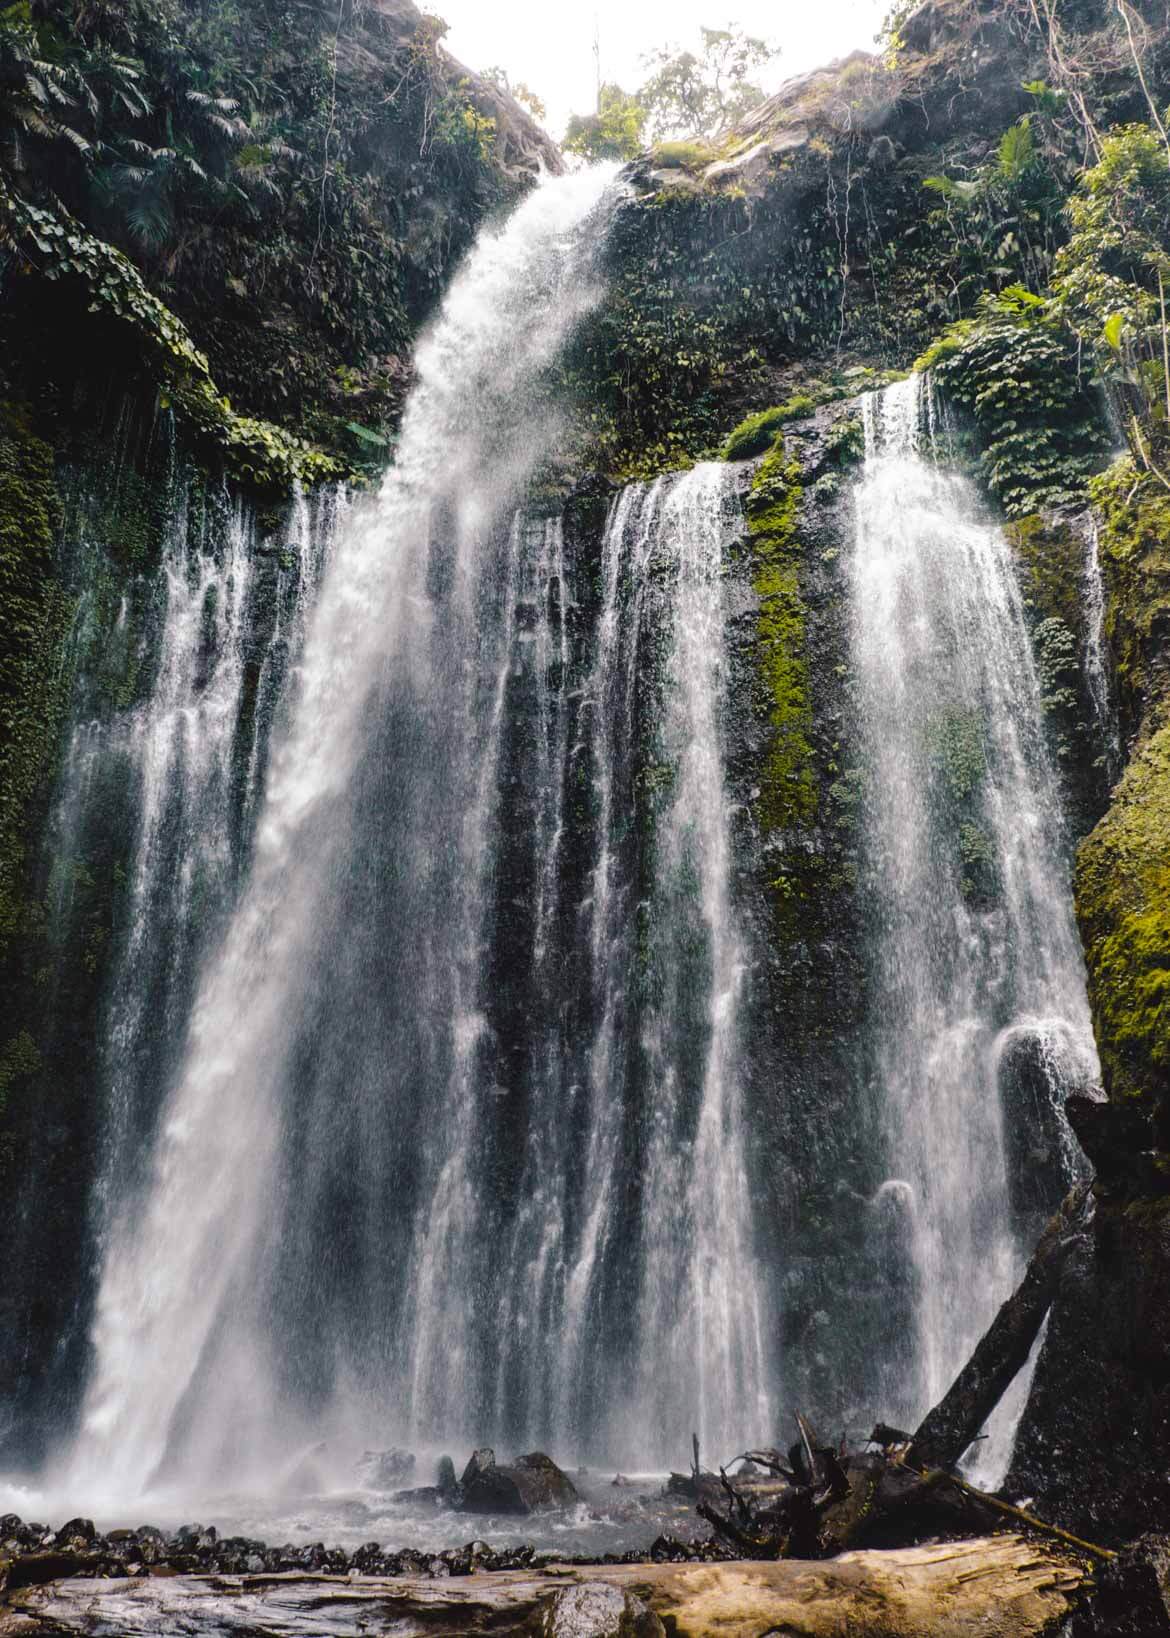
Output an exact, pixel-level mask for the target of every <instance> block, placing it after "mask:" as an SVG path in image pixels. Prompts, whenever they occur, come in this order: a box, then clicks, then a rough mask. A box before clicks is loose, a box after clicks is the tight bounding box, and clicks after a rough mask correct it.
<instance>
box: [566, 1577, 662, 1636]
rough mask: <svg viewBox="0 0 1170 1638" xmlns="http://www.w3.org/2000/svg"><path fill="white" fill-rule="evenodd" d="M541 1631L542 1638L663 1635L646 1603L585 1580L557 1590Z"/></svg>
mask: <svg viewBox="0 0 1170 1638" xmlns="http://www.w3.org/2000/svg"><path fill="white" fill-rule="evenodd" d="M541 1631H542V1632H543V1633H544V1634H545V1638H666V1628H665V1627H664V1626H663V1625H662V1622H661V1621H660V1620H659V1619H658V1617H657V1616H656V1615H655V1614H654V1611H653V1610H652V1609H651V1608H650V1606H649V1605H648V1604H644V1603H643V1602H642V1600H641V1599H640V1598H638V1597H637V1596H636V1595H635V1594H634V1593H632V1592H629V1591H627V1590H625V1589H623V1588H621V1587H611V1586H610V1585H609V1584H608V1583H607V1582H604V1581H586V1582H585V1583H584V1584H583V1585H582V1586H579V1587H566V1589H565V1591H564V1592H562V1593H558V1594H557V1596H556V1598H554V1599H553V1602H552V1605H551V1606H550V1608H549V1609H548V1611H547V1612H546V1614H545V1617H544V1623H543V1625H542V1627H541Z"/></svg>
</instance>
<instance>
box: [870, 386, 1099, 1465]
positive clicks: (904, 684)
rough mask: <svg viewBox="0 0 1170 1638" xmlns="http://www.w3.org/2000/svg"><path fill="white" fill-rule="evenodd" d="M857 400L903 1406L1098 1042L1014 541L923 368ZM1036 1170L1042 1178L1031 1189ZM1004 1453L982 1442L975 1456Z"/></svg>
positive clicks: (969, 1338) (951, 1336) (972, 1308)
mask: <svg viewBox="0 0 1170 1638" xmlns="http://www.w3.org/2000/svg"><path fill="white" fill-rule="evenodd" d="M865 411H866V429H867V456H866V466H865V472H864V476H863V478H862V480H861V482H860V484H859V485H858V489H857V494H856V513H857V525H856V532H857V538H856V551H855V559H854V569H853V574H854V593H853V595H854V631H853V661H854V666H855V670H856V687H857V696H858V700H859V706H860V717H861V728H862V734H863V740H864V745H865V754H866V758H867V765H868V776H869V781H868V796H867V801H866V814H867V826H866V830H867V834H866V849H867V886H868V889H869V893H870V903H871V907H872V908H871V916H872V927H873V933H872V938H873V946H874V966H875V989H876V996H875V1023H874V1026H873V1030H872V1034H873V1041H874V1082H875V1090H876V1096H877V1098H878V1100H879V1108H880V1111H881V1123H882V1125H883V1127H884V1130H885V1133H886V1141H887V1147H888V1162H887V1163H888V1167H889V1170H890V1173H891V1185H889V1186H891V1187H894V1186H896V1191H897V1192H898V1194H899V1198H900V1199H901V1201H902V1202H903V1206H904V1209H905V1212H906V1214H907V1218H908V1222H907V1229H908V1240H909V1245H910V1248H911V1255H912V1260H913V1264H914V1272H915V1276H916V1284H917V1303H916V1309H917V1326H916V1334H915V1335H913V1336H909V1337H907V1338H905V1339H904V1345H903V1346H902V1348H901V1349H900V1350H899V1351H898V1354H897V1357H896V1360H895V1362H894V1365H893V1368H892V1369H891V1370H890V1371H889V1373H888V1379H887V1392H886V1402H887V1403H888V1404H889V1406H890V1410H891V1413H896V1414H897V1415H899V1416H901V1417H903V1418H904V1419H905V1420H904V1422H903V1425H907V1426H913V1425H914V1418H915V1416H916V1415H918V1414H920V1413H921V1412H922V1410H924V1409H925V1408H926V1407H927V1406H928V1405H930V1404H933V1403H934V1402H935V1401H936V1400H937V1399H938V1397H939V1395H940V1394H941V1392H942V1391H943V1390H944V1389H945V1388H946V1387H947V1386H948V1385H949V1382H950V1380H951V1378H952V1376H953V1374H954V1372H955V1371H956V1369H957V1368H958V1366H959V1365H960V1364H961V1363H962V1362H963V1361H964V1360H965V1359H966V1358H967V1356H968V1355H969V1353H970V1350H971V1348H972V1346H973V1344H974V1343H975V1342H976V1341H977V1340H978V1338H979V1336H980V1335H981V1334H982V1332H983V1330H984V1329H985V1328H986V1326H987V1324H988V1322H989V1321H990V1319H991V1317H992V1315H993V1314H994V1312H995V1309H996V1307H997V1305H998V1304H999V1303H1000V1302H1001V1301H1002V1300H1003V1299H1004V1297H1006V1296H1007V1294H1008V1293H1009V1291H1010V1290H1011V1288H1012V1285H1013V1283H1014V1281H1015V1279H1016V1277H1017V1275H1018V1273H1019V1271H1020V1268H1021V1263H1022V1258H1023V1256H1024V1253H1025V1248H1026V1246H1027V1244H1028V1240H1029V1238H1030V1237H1034V1228H1035V1223H1036V1221H1037V1219H1038V1218H1039V1217H1042V1215H1043V1211H1044V1210H1045V1209H1047V1208H1049V1207H1050V1206H1051V1205H1052V1204H1053V1203H1054V1201H1053V1196H1055V1197H1056V1198H1059V1192H1060V1191H1061V1189H1062V1188H1063V1186H1064V1185H1065V1181H1066V1179H1067V1175H1068V1168H1069V1166H1070V1164H1071V1156H1072V1150H1071V1147H1070V1146H1069V1139H1068V1136H1067V1134H1066V1133H1065V1131H1064V1123H1063V1118H1062V1116H1061V1115H1060V1113H1059V1103H1060V1101H1061V1100H1062V1099H1063V1097H1064V1095H1066V1094H1067V1093H1068V1092H1069V1091H1071V1090H1074V1089H1078V1090H1079V1089H1081V1088H1082V1087H1083V1086H1084V1085H1086V1084H1089V1083H1091V1082H1092V1081H1093V1080H1094V1079H1095V1075H1096V1059H1095V1054H1094V1049H1093V1040H1092V1033H1091V1029H1090V1022H1089V1013H1088V1005H1087V1000H1086V994H1085V976H1084V971H1083V967H1082V960H1081V952H1080V946H1079V943H1078V940H1077V935H1076V929H1075V926H1074V923H1073V916H1072V900H1071V893H1070V886H1069V849H1068V842H1067V838H1066V837H1065V835H1064V830H1063V823H1062V816H1061V810H1060V795H1059V783H1058V781H1057V779H1056V776H1055V773H1054V770H1053V767H1052V765H1051V762H1050V760H1049V756H1048V753H1047V751H1046V748H1045V743H1044V732H1043V717H1042V709H1041V693H1040V689H1039V687H1038V684H1037V677H1036V671H1035V666H1034V664H1033V660H1032V654H1031V649H1030V644H1029V637H1028V630H1027V626H1026V624H1025V619H1024V613H1023V608H1022V603H1021V598H1020V594H1019V591H1018V588H1017V583H1016V578H1015V574H1014V569H1013V564H1012V558H1011V553H1010V549H1009V546H1008V544H1007V541H1006V539H1005V537H1004V535H1003V533H1002V531H1001V530H1000V529H999V528H997V527H995V526H994V525H993V524H991V523H990V522H986V521H984V520H983V519H982V517H981V515H980V506H979V502H978V499H977V497H976V495H975V493H974V491H973V489H972V487H971V486H970V485H969V484H968V483H967V482H966V481H965V480H963V479H962V478H959V477H957V476H953V475H948V474H947V473H946V472H945V471H943V470H942V469H940V467H939V466H938V465H937V464H936V462H935V458H934V457H935V450H934V438H935V427H934V412H933V406H932V401H931V395H930V390H929V386H928V384H925V383H924V382H923V380H922V378H920V377H913V378H911V379H910V380H909V381H906V382H903V383H901V384H900V385H898V386H896V387H893V388H890V389H888V390H887V391H886V392H885V393H884V394H882V395H881V396H880V397H874V398H870V399H868V400H866V406H865ZM1024 1104H1027V1105H1028V1107H1027V1108H1025V1107H1023V1105H1024ZM1024 1141H1026V1142H1027V1144H1028V1145H1029V1150H1028V1152H1027V1153H1026V1154H1023V1155H1021V1154H1020V1153H1019V1152H1018V1148H1017V1146H1018V1145H1019V1144H1020V1143H1021V1142H1024ZM1045 1177H1047V1178H1048V1198H1047V1199H1043V1198H1033V1197H1032V1195H1031V1194H1030V1192H1029V1191H1030V1190H1032V1189H1034V1188H1035V1187H1036V1185H1037V1183H1038V1180H1042V1179H1043V1178H1045ZM1009 1431H1010V1430H1009ZM1005 1455H1006V1452H1004V1451H1002V1450H999V1451H996V1452H995V1453H994V1454H993V1453H992V1452H988V1453H987V1458H986V1460H985V1464H984V1466H985V1467H986V1463H987V1462H990V1465H991V1466H993V1467H994V1466H995V1465H996V1463H997V1462H998V1463H1002V1461H1003V1459H1004V1457H1005Z"/></svg>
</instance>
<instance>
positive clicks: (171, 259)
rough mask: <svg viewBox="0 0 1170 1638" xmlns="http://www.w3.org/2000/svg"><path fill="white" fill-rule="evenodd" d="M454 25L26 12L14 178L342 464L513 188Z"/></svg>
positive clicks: (4, 73)
mask: <svg viewBox="0 0 1170 1638" xmlns="http://www.w3.org/2000/svg"><path fill="white" fill-rule="evenodd" d="M443 33H444V25H443V24H442V23H441V22H439V20H438V19H434V18H423V19H420V21H419V23H418V26H417V27H415V28H414V29H413V31H404V30H402V29H400V28H399V27H398V25H397V24H395V23H392V22H391V21H389V20H388V19H387V17H386V16H385V15H384V13H383V12H382V11H380V10H378V9H377V8H370V7H365V6H361V5H352V4H350V3H349V0H346V3H345V4H344V5H343V6H341V7H335V6H324V5H319V4H316V3H315V0H291V3H289V0H230V3H225V4H215V5H190V6H187V5H181V4H179V3H178V0H158V3H156V4H152V5H147V4H145V3H141V0H112V3H104V0H103V3H100V4H89V3H87V4H85V5H80V4H76V3H75V0H34V3H33V4H32V5H31V7H30V6H29V5H27V4H22V5H18V6H15V7H10V8H8V9H7V10H6V11H3V12H0V179H2V180H3V181H4V182H5V183H6V185H7V187H8V190H9V192H10V193H12V194H17V195H19V196H20V197H22V198H23V199H25V200H26V201H27V202H28V203H30V204H33V205H35V206H38V207H39V208H42V209H47V210H50V211H53V210H56V209H57V208H58V207H59V206H63V207H64V209H65V210H66V211H67V212H68V214H69V216H70V217H72V219H73V220H74V221H75V222H76V223H77V224H79V225H80V227H81V228H82V229H83V230H85V231H86V232H89V233H91V234H92V235H93V236H94V237H95V238H98V239H101V240H104V241H106V242H107V243H109V244H111V245H112V246H114V247H115V248H116V249H119V250H121V251H122V252H123V253H124V254H126V255H127V256H128V257H129V258H130V259H131V260H132V261H133V262H134V264H135V266H136V267H137V268H138V271H139V272H140V273H141V274H142V276H143V278H144V280H145V282H146V284H147V285H148V286H149V288H150V289H151V291H152V292H153V293H154V294H155V295H157V296H158V297H159V299H160V300H161V301H163V302H164V303H165V304H166V306H167V307H169V308H170V309H171V311H172V312H174V313H175V314H176V315H177V316H178V317H179V318H180V319H181V320H182V321H183V322H184V323H185V324H186V325H187V327H188V329H189V330H191V331H193V332H194V333H195V334H196V335H198V336H199V338H200V341H201V342H202V343H203V345H204V347H205V349H206V351H207V352H208V355H209V359H210V363H211V367H212V371H213V373H214V375H215V378H216V380H217V381H218V382H219V384H220V386H221V388H222V389H223V390H224V391H225V392H227V393H230V395H231V397H232V398H233V399H234V400H236V401H238V402H239V403H241V404H247V406H248V408H249V410H250V411H251V412H252V413H253V414H255V415H258V416H261V417H264V418H268V419H273V420H279V421H282V422H286V423H295V425H296V427H297V430H298V432H299V433H300V434H301V435H302V436H303V437H307V438H308V439H309V440H310V441H313V442H317V443H327V444H331V445H333V446H334V447H336V448H338V449H339V450H341V451H342V452H346V451H348V449H349V448H350V447H351V446H350V438H349V435H348V433H346V432H345V430H344V428H345V423H346V422H347V421H349V420H351V419H355V418H356V419H357V420H359V421H360V422H362V423H363V424H371V423H374V424H382V425H383V426H384V425H387V424H389V423H391V422H392V420H393V419H394V417H395V415H396V414H397V412H398V409H399V407H400V405H401V402H402V398H403V394H404V390H405V376H406V368H405V365H404V363H403V360H404V358H405V357H406V355H407V354H408V353H409V350H410V345H411V342H412V339H413V335H414V333H415V331H416V329H417V327H418V325H419V323H420V322H421V321H422V320H423V318H424V317H425V316H426V315H427V314H428V313H429V311H430V309H431V307H432V305H433V302H434V300H435V298H436V295H437V293H438V291H439V290H440V289H441V287H442V285H443V283H444V281H445V277H446V273H447V270H448V268H449V267H450V265H451V263H452V261H453V260H454V259H455V258H457V257H458V256H459V255H460V253H461V252H462V250H463V249H464V248H465V247H466V245H467V244H468V243H469V242H470V239H471V237H472V235H473V233H474V230H475V227H476V226H477V225H478V222H479V221H480V220H481V219H482V217H483V215H484V213H485V212H486V211H487V210H489V209H491V208H492V207H493V206H494V205H495V204H496V202H497V201H498V200H499V199H500V198H501V197H502V196H503V194H504V193H505V192H511V191H513V189H514V188H515V187H516V186H517V184H515V183H514V181H513V180H512V179H510V178H506V177H505V174H504V172H503V170H502V167H501V165H500V163H499V158H498V149H499V147H500V146H501V143H502V141H503V138H502V137H501V133H500V131H499V130H498V129H497V127H496V122H495V119H494V117H493V107H494V106H495V104H494V102H493V101H492V99H490V98H489V97H487V96H485V95H484V94H482V93H481V92H480V91H479V90H478V89H477V88H476V87H475V86H474V85H473V84H472V83H471V82H470V81H468V80H467V79H465V78H461V77H459V76H458V75H457V73H456V72H455V71H454V69H453V67H452V63H451V60H450V59H449V58H448V57H446V56H445V54H444V53H443V51H442V48H441V43H440V42H441V39H442V35H443ZM30 87H31V88H33V89H30ZM42 99H43V100H42ZM30 100H31V103H32V104H34V105H35V107H34V110H33V111H34V113H35V109H36V108H40V109H41V110H42V112H41V114H40V115H38V116H37V121H39V123H37V121H30V119H29V118H28V117H26V114H27V112H28V110H27V107H26V104H28V103H29V102H30ZM481 104H482V105H483V106H480V105H481ZM46 110H47V112H48V114H49V115H50V116H51V118H50V119H46V117H45V111H46ZM342 371H344V372H345V379H346V382H347V386H346V388H345V389H344V390H342V388H341V387H340V379H341V372H342Z"/></svg>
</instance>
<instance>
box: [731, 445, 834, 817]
mask: <svg viewBox="0 0 1170 1638" xmlns="http://www.w3.org/2000/svg"><path fill="white" fill-rule="evenodd" d="M800 500H801V485H800V463H799V462H798V461H794V460H791V459H790V458H789V456H788V454H787V452H786V450H785V448H784V442H783V439H782V438H780V439H777V441H776V443H775V445H774V447H773V448H772V450H771V451H770V453H769V454H768V455H766V456H765V457H764V460H763V461H762V462H761V463H760V467H759V470H758V472H757V473H756V475H755V477H754V479H753V481H752V487H751V491H750V493H749V495H748V502H747V522H748V536H749V541H750V546H751V554H752V585H753V586H754V588H755V591H756V595H757V597H758V598H759V612H758V615H757V618H756V639H757V652H758V660H757V663H758V666H759V670H760V675H761V677H762V678H763V680H764V683H765V690H766V695H767V699H768V721H769V724H770V727H771V738H770V742H769V747H768V752H767V755H766V758H765V761H764V767H763V771H762V775H761V780H760V786H761V791H760V800H759V815H760V823H761V826H762V827H763V828H764V829H765V830H766V831H779V830H786V829H790V828H791V827H792V826H794V825H798V824H801V823H804V822H807V821H808V820H810V819H811V818H812V817H813V816H814V814H815V813H816V810H817V801H818V795H817V783H816V778H815V772H814V761H813V751H812V745H811V741H810V738H809V736H810V733H811V730H812V696H811V691H810V682H809V667H808V659H807V656H806V654H805V623H806V618H807V615H806V609H805V604H804V599H803V597H802V595H801V589H800V567H801V557H802V547H801V543H800V540H799V537H798V534H797V519H798V516H799V512H800Z"/></svg>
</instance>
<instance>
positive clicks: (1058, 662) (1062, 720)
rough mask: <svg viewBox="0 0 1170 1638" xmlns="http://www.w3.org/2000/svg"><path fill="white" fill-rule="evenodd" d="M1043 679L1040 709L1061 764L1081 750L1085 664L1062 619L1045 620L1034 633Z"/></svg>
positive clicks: (1072, 635) (1050, 740) (1039, 671)
mask: <svg viewBox="0 0 1170 1638" xmlns="http://www.w3.org/2000/svg"><path fill="white" fill-rule="evenodd" d="M1032 647H1033V649H1034V651H1035V655H1036V670H1037V671H1038V673H1039V677H1040V709H1041V711H1042V712H1043V713H1044V716H1045V717H1046V719H1048V728H1049V742H1050V744H1051V746H1052V749H1053V751H1054V753H1055V755H1056V757H1057V759H1058V761H1060V762H1071V760H1072V757H1073V754H1074V752H1075V751H1076V750H1077V749H1079V746H1078V743H1077V740H1076V739H1075V738H1074V737H1073V735H1074V731H1075V728H1076V723H1077V716H1078V712H1079V707H1080V685H1081V664H1080V653H1079V651H1078V648H1077V639H1076V634H1075V632H1074V631H1073V630H1072V628H1071V627H1070V626H1068V625H1067V624H1066V623H1065V621H1063V620H1062V619H1060V617H1059V616H1058V615H1050V616H1049V617H1048V619H1046V620H1041V621H1040V622H1039V624H1038V625H1037V626H1036V628H1035V630H1034V631H1033V633H1032Z"/></svg>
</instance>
